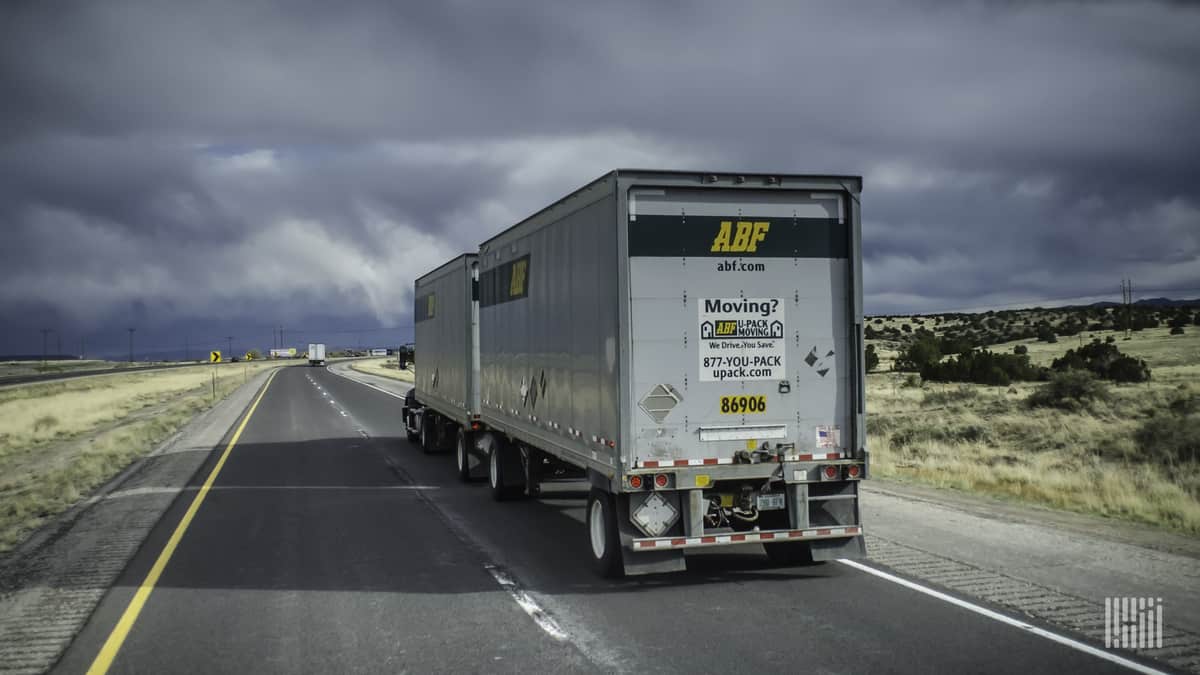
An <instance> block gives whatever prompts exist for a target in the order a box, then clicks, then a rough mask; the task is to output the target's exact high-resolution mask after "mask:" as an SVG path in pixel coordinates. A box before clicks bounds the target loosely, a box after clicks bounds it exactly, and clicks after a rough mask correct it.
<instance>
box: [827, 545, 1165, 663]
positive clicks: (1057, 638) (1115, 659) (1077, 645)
mask: <svg viewBox="0 0 1200 675" xmlns="http://www.w3.org/2000/svg"><path fill="white" fill-rule="evenodd" d="M837 562H839V563H841V564H843V565H846V566H847V567H853V568H854V569H856V570H859V571H860V572H866V573H867V574H872V575H875V576H877V577H879V578H880V579H886V580H887V581H890V582H892V583H895V584H900V585H901V586H904V587H905V588H909V589H912V590H914V591H916V592H918V593H924V594H925V595H928V596H930V597H933V598H937V599H938V600H942V601H944V602H948V603H950V604H952V605H955V606H956V607H961V608H963V609H965V610H967V611H969V612H974V613H976V614H979V615H981V616H985V617H987V618H989V619H992V620H994V621H999V622H1000V623H1003V624H1007V625H1009V626H1013V627H1015V628H1019V629H1021V630H1023V631H1026V632H1029V633H1033V634H1034V635H1037V636H1038V637H1043V638H1046V639H1047V640H1051V641H1053V642H1057V643H1059V644H1061V645H1065V646H1067V647H1070V648H1071V649H1074V650H1076V651H1080V652H1083V653H1085V654H1091V655H1092V656H1095V657H1097V658H1101V659H1104V660H1105V661H1108V662H1110V663H1115V664H1117V665H1119V666H1124V667H1126V668H1128V669H1130V670H1133V671H1136V672H1139V673H1146V674H1147V675H1166V674H1165V671H1162V670H1158V669H1155V668H1151V667H1150V666H1145V665H1142V664H1140V663H1138V662H1136V661H1131V660H1129V659H1127V658H1124V657H1122V656H1118V655H1117V654H1115V653H1113V652H1110V651H1105V650H1103V649H1098V648H1096V647H1093V646H1091V645H1089V644H1085V643H1083V642H1080V641H1078V640H1074V639H1072V638H1069V637H1066V636H1064V635H1059V634H1058V633H1052V632H1050V631H1048V630H1046V629H1044V628H1038V627H1037V626H1034V625H1032V624H1028V623H1025V622H1024V621H1020V620H1018V619H1014V618H1012V617H1009V616H1006V615H1004V614H1001V613H1000V612H995V611H992V610H990V609H987V608H986V607H980V606H979V605H976V604H973V603H970V602H967V601H966V600H960V599H959V598H956V597H954V596H952V595H947V594H946V593H942V592H941V591H935V590H933V589H932V588H928V587H926V586H922V585H921V584H918V583H914V582H912V581H909V580H908V579H901V578H900V577H898V576H896V575H894V574H888V573H887V572H884V571H883V570H877V569H875V568H874V567H870V566H868V565H864V564H862V563H860V562H857V561H854V560H838V561H837Z"/></svg>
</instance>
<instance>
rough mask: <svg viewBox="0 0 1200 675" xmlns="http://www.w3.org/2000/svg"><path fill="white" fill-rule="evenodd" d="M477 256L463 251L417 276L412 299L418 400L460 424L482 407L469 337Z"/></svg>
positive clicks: (464, 422) (466, 421)
mask: <svg viewBox="0 0 1200 675" xmlns="http://www.w3.org/2000/svg"><path fill="white" fill-rule="evenodd" d="M476 259H477V256H475V255H474V254H466V255H461V256H459V257H457V258H455V259H453V260H451V261H450V262H448V263H446V264H444V265H442V266H441V267H438V268H437V269H435V270H433V271H432V272H429V273H428V274H425V275H424V276H422V277H421V278H419V279H417V281H416V284H415V295H414V299H413V324H414V333H415V340H416V390H417V400H418V401H420V402H421V403H422V404H424V405H427V406H429V407H431V408H433V409H434V410H436V411H438V412H440V413H442V414H443V415H445V416H446V417H449V418H451V419H454V420H457V421H458V422H459V423H460V424H466V423H468V421H469V419H470V415H471V413H473V412H477V411H478V407H479V406H478V403H477V390H475V388H474V387H475V383H474V377H473V368H472V363H473V358H472V350H471V341H470V336H471V297H472V283H471V265H472V263H474V262H475V261H476ZM473 392H475V393H476V396H473V395H472V394H473Z"/></svg>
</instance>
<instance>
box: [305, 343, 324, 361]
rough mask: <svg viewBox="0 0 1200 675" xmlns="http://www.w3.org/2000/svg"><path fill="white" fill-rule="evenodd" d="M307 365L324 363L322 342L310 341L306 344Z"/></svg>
mask: <svg viewBox="0 0 1200 675" xmlns="http://www.w3.org/2000/svg"><path fill="white" fill-rule="evenodd" d="M308 365H310V366H323V365H325V345H324V344H323V343H320V342H310V343H309V344H308Z"/></svg>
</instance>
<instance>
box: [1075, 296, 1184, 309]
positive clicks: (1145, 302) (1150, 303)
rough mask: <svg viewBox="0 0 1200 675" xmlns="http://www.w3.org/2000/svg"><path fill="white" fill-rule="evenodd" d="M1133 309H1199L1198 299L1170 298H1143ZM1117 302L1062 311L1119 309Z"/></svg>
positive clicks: (1106, 302)
mask: <svg viewBox="0 0 1200 675" xmlns="http://www.w3.org/2000/svg"><path fill="white" fill-rule="evenodd" d="M1133 305H1134V306H1135V307H1200V298H1198V299H1196V300H1172V299H1170V298H1144V299H1142V300H1138V301H1136V302H1134V303H1133ZM1120 306H1121V303H1119V302H1110V301H1105V302H1093V303H1092V304H1090V305H1071V306H1069V307H1064V308H1063V309H1075V308H1077V307H1087V308H1089V309H1090V308H1097V309H1109V308H1112V307H1120Z"/></svg>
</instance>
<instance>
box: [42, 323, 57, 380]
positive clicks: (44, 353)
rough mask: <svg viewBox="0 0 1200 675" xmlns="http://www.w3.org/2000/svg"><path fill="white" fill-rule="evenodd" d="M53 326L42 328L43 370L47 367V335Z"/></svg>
mask: <svg viewBox="0 0 1200 675" xmlns="http://www.w3.org/2000/svg"><path fill="white" fill-rule="evenodd" d="M52 330H54V329H53V328H43V329H42V370H45V369H46V336H47V335H49V334H50V331H52Z"/></svg>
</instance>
